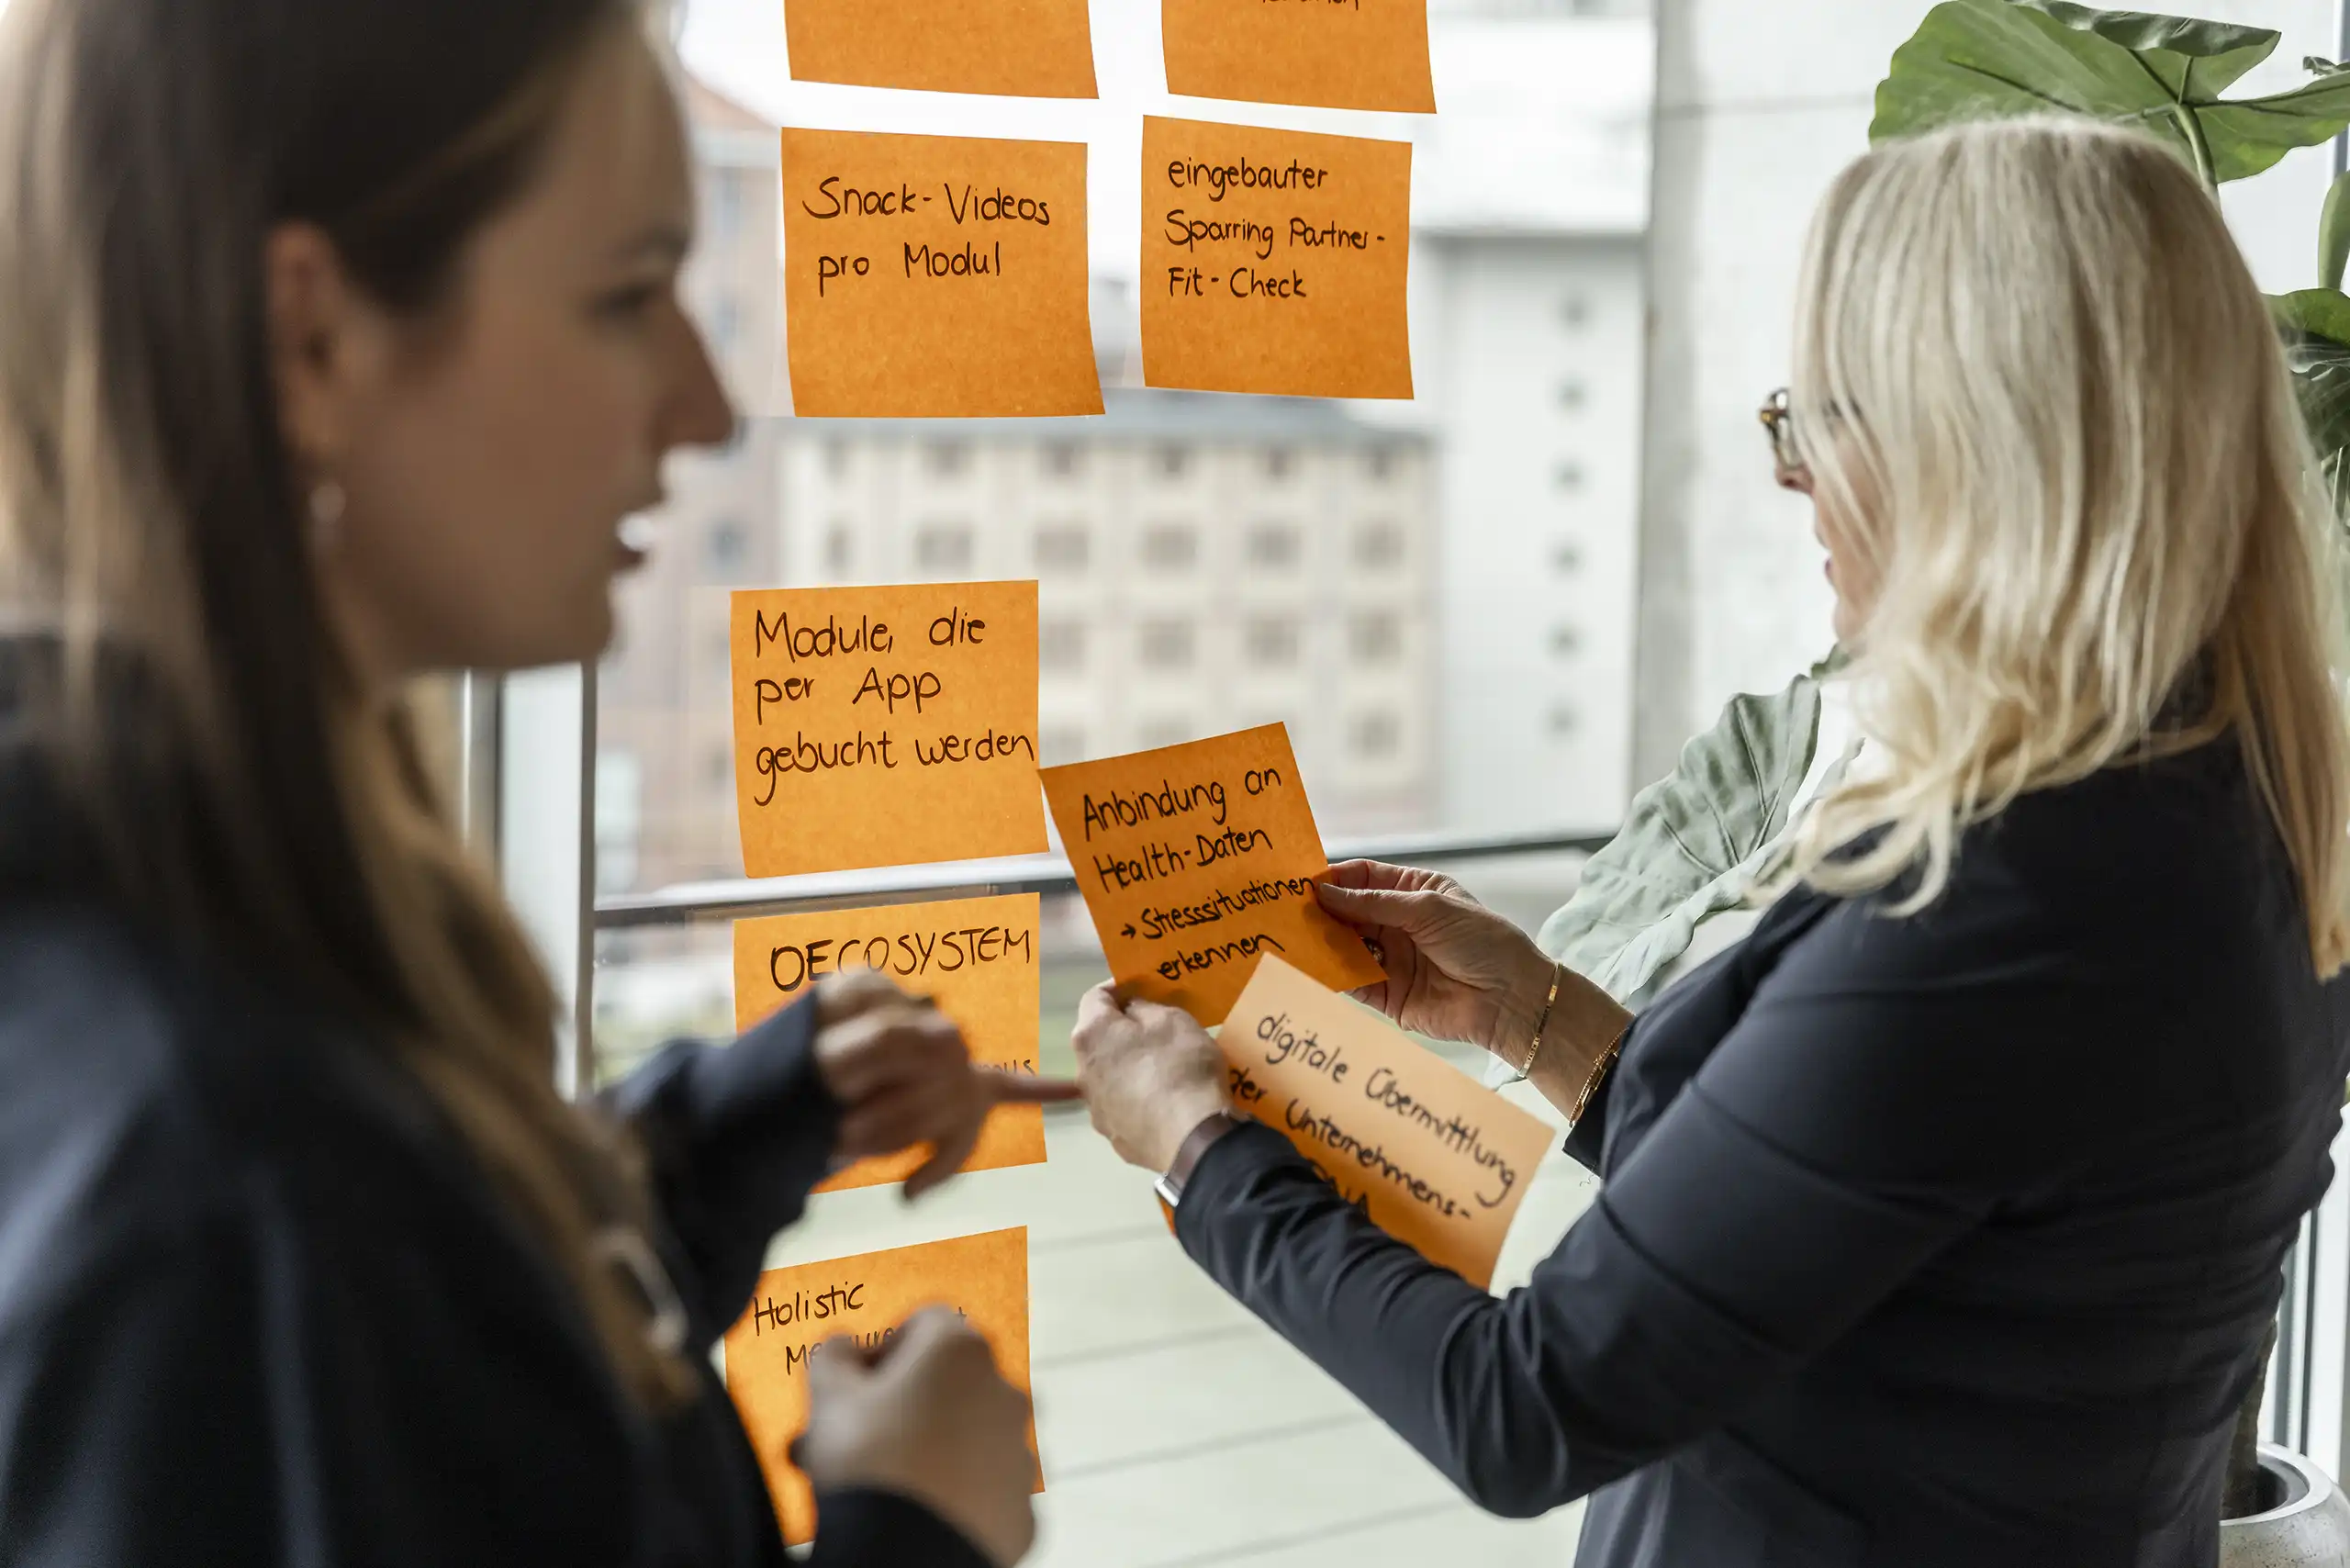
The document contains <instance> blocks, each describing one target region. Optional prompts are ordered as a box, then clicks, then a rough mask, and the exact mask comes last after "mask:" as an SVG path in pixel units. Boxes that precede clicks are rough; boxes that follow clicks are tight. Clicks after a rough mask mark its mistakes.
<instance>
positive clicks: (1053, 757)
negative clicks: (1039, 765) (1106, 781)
mask: <svg viewBox="0 0 2350 1568" xmlns="http://www.w3.org/2000/svg"><path fill="white" fill-rule="evenodd" d="M1036 743H1037V745H1039V746H1040V747H1041V748H1042V749H1043V751H1044V754H1045V755H1044V757H1043V759H1042V760H1043V761H1044V764H1045V766H1046V767H1060V766H1061V765H1062V764H1064V763H1070V762H1083V761H1084V760H1085V730H1084V728H1083V726H1081V725H1078V724H1048V725H1046V727H1045V728H1044V729H1043V730H1042V731H1040V732H1039V733H1038V734H1037V736H1036Z"/></svg>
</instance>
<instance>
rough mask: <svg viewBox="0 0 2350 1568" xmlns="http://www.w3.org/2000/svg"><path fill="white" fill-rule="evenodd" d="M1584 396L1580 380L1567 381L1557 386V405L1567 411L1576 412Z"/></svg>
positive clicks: (1580, 406) (1581, 404)
mask: <svg viewBox="0 0 2350 1568" xmlns="http://www.w3.org/2000/svg"><path fill="white" fill-rule="evenodd" d="M1585 396H1586V394H1585V393H1584V391H1583V383H1582V382H1580V381H1570V382H1567V383H1565V384H1563V385H1562V386H1560V388H1559V407H1561V409H1566V410H1567V411H1568V412H1569V413H1574V412H1577V411H1579V410H1580V409H1582V408H1583V398H1584V397H1585Z"/></svg>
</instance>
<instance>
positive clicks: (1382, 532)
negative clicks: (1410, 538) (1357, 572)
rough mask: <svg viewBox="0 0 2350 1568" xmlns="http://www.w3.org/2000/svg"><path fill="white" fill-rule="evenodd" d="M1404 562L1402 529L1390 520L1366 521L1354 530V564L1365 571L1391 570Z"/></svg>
mask: <svg viewBox="0 0 2350 1568" xmlns="http://www.w3.org/2000/svg"><path fill="white" fill-rule="evenodd" d="M1403 564H1404V531H1403V529H1402V528H1400V527H1398V526H1397V525H1396V524H1394V523H1392V522H1366V523H1364V524H1363V525H1362V526H1361V527H1360V528H1358V529H1356V530H1355V565H1356V566H1360V567H1361V568H1362V569H1363V570H1364V571H1366V572H1391V571H1393V570H1394V569H1395V568H1396V567H1398V566H1402V565H1403Z"/></svg>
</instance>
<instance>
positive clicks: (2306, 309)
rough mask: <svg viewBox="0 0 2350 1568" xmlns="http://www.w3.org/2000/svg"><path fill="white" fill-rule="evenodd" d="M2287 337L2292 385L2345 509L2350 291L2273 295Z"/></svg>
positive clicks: (2272, 306)
mask: <svg viewBox="0 0 2350 1568" xmlns="http://www.w3.org/2000/svg"><path fill="white" fill-rule="evenodd" d="M2268 308H2269V312H2270V314H2272V315H2273V316H2275V317H2276V319H2277V330H2279V331H2280V332H2281V333H2282V334H2283V336H2284V339H2285V362H2286V364H2288V365H2290V366H2291V367H2292V372H2293V390H2294V393H2295V395H2296V396H2297V397H2298V398H2299V399H2300V405H2301V418H2302V420H2304V421H2305V422H2306V423H2307V424H2308V425H2309V431H2310V443H2311V445H2312V446H2314V447H2316V448H2317V454H2318V460H2319V465H2320V466H2321V468H2322V470H2323V473H2324V477H2325V482H2326V490H2327V493H2328V494H2329V495H2331V496H2333V498H2334V505H2335V510H2336V511H2337V512H2339V511H2341V510H2343V504H2342V503H2343V499H2344V480H2345V479H2350V470H2346V469H2345V466H2344V465H2345V463H2350V296H2344V294H2343V293H2342V291H2341V290H2339V289H2334V288H2304V289H2299V290H2296V291H2295V292H2293V293H2291V294H2272V295H2270V296H2269V297H2268Z"/></svg>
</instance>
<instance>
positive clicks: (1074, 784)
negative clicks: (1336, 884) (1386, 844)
mask: <svg viewBox="0 0 2350 1568" xmlns="http://www.w3.org/2000/svg"><path fill="white" fill-rule="evenodd" d="M1044 778H1045V794H1046V798H1047V799H1048V800H1050V801H1052V806H1053V821H1054V822H1055V823H1057V824H1058V825H1059V827H1060V830H1061V846H1062V848H1063V849H1064V850H1066V851H1067V852H1068V855H1069V865H1070V867H1071V868H1074V869H1075V871H1076V872H1077V886H1078V890H1079V891H1080V892H1081V893H1083V894H1084V895H1085V907H1086V910H1087V912H1088V913H1091V915H1092V916H1093V928H1094V930H1095V931H1097V932H1099V933H1100V934H1101V937H1102V952H1103V953H1104V954H1105V955H1107V957H1108V958H1109V960H1110V973H1111V974H1112V975H1113V977H1114V978H1115V979H1117V980H1119V981H1120V982H1121V984H1122V985H1123V986H1124V988H1125V991H1127V993H1128V994H1130V995H1133V996H1141V997H1147V998H1148V999H1149V1000H1151V1001H1153V1002H1165V1003H1167V1004H1168V1005H1169V1006H1171V1007H1181V1008H1182V1009H1183V1010H1184V1011H1185V1012H1187V1013H1189V1014H1192V1017H1194V1018H1197V1019H1198V1020H1199V1021H1200V1022H1201V1023H1203V1024H1209V1025H1213V1024H1214V1023H1216V1022H1218V1021H1219V1020H1221V1019H1222V1018H1223V1017H1224V1015H1225V1012H1226V1010H1228V1009H1229V1008H1230V1007H1231V1006H1232V1003H1233V1001H1234V1000H1235V999H1236V998H1237V997H1238V996H1239V994H1240V991H1241V987H1242V986H1244V985H1245V984H1247V983H1248V971H1249V969H1250V968H1251V967H1252V966H1254V965H1255V963H1256V962H1257V959H1258V958H1259V955H1261V954H1266V953H1279V954H1281V955H1283V956H1284V957H1286V958H1288V959H1289V961H1290V962H1291V963H1292V964H1295V965H1297V966H1298V967H1299V968H1301V969H1304V970H1305V971H1306V972H1307V973H1308V974H1312V975H1316V976H1319V977H1320V978H1322V979H1324V980H1328V981H1329V982H1330V983H1331V984H1332V985H1335V986H1340V987H1345V988H1349V989H1351V988H1352V987H1355V986H1359V985H1370V984H1371V983H1372V982H1373V981H1375V980H1379V979H1380V978H1381V971H1380V968H1379V965H1378V964H1377V963H1376V962H1375V961H1373V959H1372V958H1371V953H1370V950H1369V949H1367V948H1366V947H1364V946H1363V945H1362V941H1361V939H1360V937H1358V936H1356V935H1355V934H1354V933H1353V932H1352V931H1351V930H1349V929H1348V927H1346V926H1345V925H1343V924H1339V923H1338V922H1337V921H1336V920H1334V919H1332V918H1331V917H1330V916H1329V915H1327V914H1326V913H1323V909H1322V905H1321V904H1320V902H1317V901H1316V899H1315V896H1314V881H1315V878H1317V877H1319V876H1320V875H1321V874H1322V873H1323V872H1325V871H1326V870H1328V869H1329V868H1330V863H1329V861H1328V859H1327V858H1326V857H1325V856H1324V855H1323V853H1322V835H1321V834H1320V833H1319V832H1318V831H1317V830H1316V829H1315V825H1314V809H1313V807H1312V806H1310V805H1308V804H1307V803H1306V800H1305V790H1304V786H1303V785H1301V784H1300V783H1299V781H1298V776H1297V758H1296V757H1295V756H1292V755H1291V753H1290V746H1289V732H1288V731H1287V730H1285V729H1283V728H1282V727H1281V725H1279V724H1268V725H1266V726H1265V727H1263V728H1262V729H1255V730H1242V731H1239V732H1238V733H1237V734H1229V735H1219V736H1217V737H1215V738H1214V739H1213V740H1204V741H1192V742H1189V743H1187V744H1185V745H1173V746H1167V747H1164V748H1162V749H1161V750H1158V751H1144V752H1136V753H1134V754H1133V755H1131V756H1114V757H1111V758H1108V759H1107V760H1104V761H1101V762H1080V763H1072V764H1070V765H1069V766H1068V767H1048V768H1046V770H1045V774H1044Z"/></svg>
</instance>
